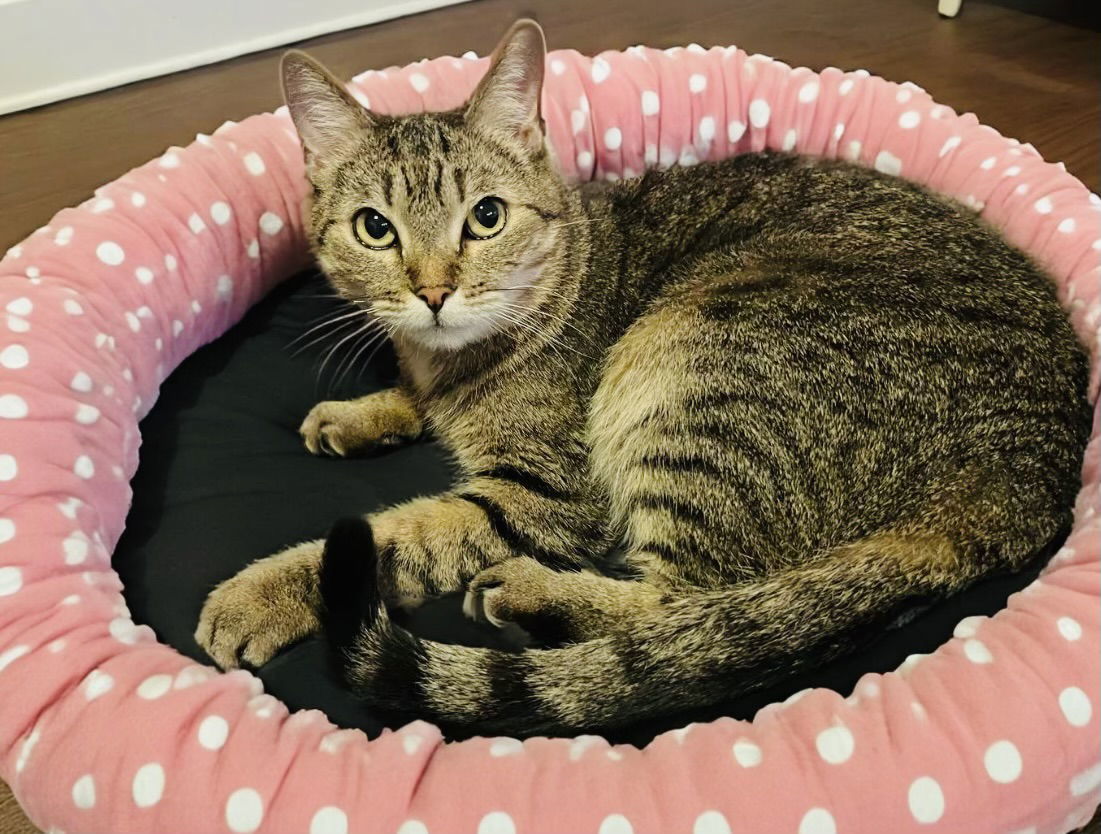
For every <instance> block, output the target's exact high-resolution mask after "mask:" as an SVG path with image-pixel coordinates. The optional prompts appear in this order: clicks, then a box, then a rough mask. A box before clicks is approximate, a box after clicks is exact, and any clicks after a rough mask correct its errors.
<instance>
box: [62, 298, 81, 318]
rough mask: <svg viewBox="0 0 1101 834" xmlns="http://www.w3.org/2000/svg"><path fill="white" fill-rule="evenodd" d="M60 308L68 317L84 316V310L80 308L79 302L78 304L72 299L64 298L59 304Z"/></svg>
mask: <svg viewBox="0 0 1101 834" xmlns="http://www.w3.org/2000/svg"><path fill="white" fill-rule="evenodd" d="M61 308H62V309H63V310H64V311H65V312H66V313H68V314H69V315H70V316H83V315H84V308H83V307H81V306H80V302H78V301H76V300H74V299H72V298H66V299H65V300H64V301H63V302H62V303H61Z"/></svg>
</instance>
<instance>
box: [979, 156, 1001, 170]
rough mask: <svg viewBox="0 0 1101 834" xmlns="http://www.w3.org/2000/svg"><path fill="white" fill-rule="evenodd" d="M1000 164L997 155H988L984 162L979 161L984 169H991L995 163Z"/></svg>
mask: <svg viewBox="0 0 1101 834" xmlns="http://www.w3.org/2000/svg"><path fill="white" fill-rule="evenodd" d="M997 164H998V158H997V157H996V156H988V157H987V158H986V159H984V160H983V161H982V162H980V163H979V167H980V168H982V169H983V170H984V171H989V170H990V169H991V168H993V167H994V166H995V165H997Z"/></svg>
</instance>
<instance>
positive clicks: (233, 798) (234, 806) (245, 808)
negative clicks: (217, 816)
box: [226, 788, 264, 834]
mask: <svg viewBox="0 0 1101 834" xmlns="http://www.w3.org/2000/svg"><path fill="white" fill-rule="evenodd" d="M263 821H264V802H263V800H262V799H261V798H260V794H259V793H257V792H256V791H255V790H253V789H252V788H238V789H237V790H235V791H234V792H233V793H231V794H230V795H229V799H228V800H226V825H228V826H229V830H230V831H235V832H237V834H251V832H253V831H255V830H256V829H257V828H259V827H260V823H262V822H263Z"/></svg>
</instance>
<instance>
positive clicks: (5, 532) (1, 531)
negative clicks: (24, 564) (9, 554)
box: [0, 518, 18, 597]
mask: <svg viewBox="0 0 1101 834" xmlns="http://www.w3.org/2000/svg"><path fill="white" fill-rule="evenodd" d="M14 538H15V522H14V521H12V520H11V519H10V518H0V544H7V543H8V542H10V541H11V540H12V539H14ZM5 570H8V569H7V568H0V577H3V576H4V575H5V574H4V571H5ZM12 570H15V568H12ZM16 573H18V571H16ZM3 587H4V583H3V581H2V580H0V588H3ZM16 590H18V589H16ZM8 593H9V594H11V593H14V591H8ZM2 596H4V592H3V591H2V590H0V597H2Z"/></svg>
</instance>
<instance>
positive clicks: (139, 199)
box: [130, 191, 145, 208]
mask: <svg viewBox="0 0 1101 834" xmlns="http://www.w3.org/2000/svg"><path fill="white" fill-rule="evenodd" d="M130 203H131V204H132V205H133V206H134V208H141V207H142V206H144V205H145V195H144V194H142V193H141V192H140V191H135V192H134V193H133V194H131V195H130Z"/></svg>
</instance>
